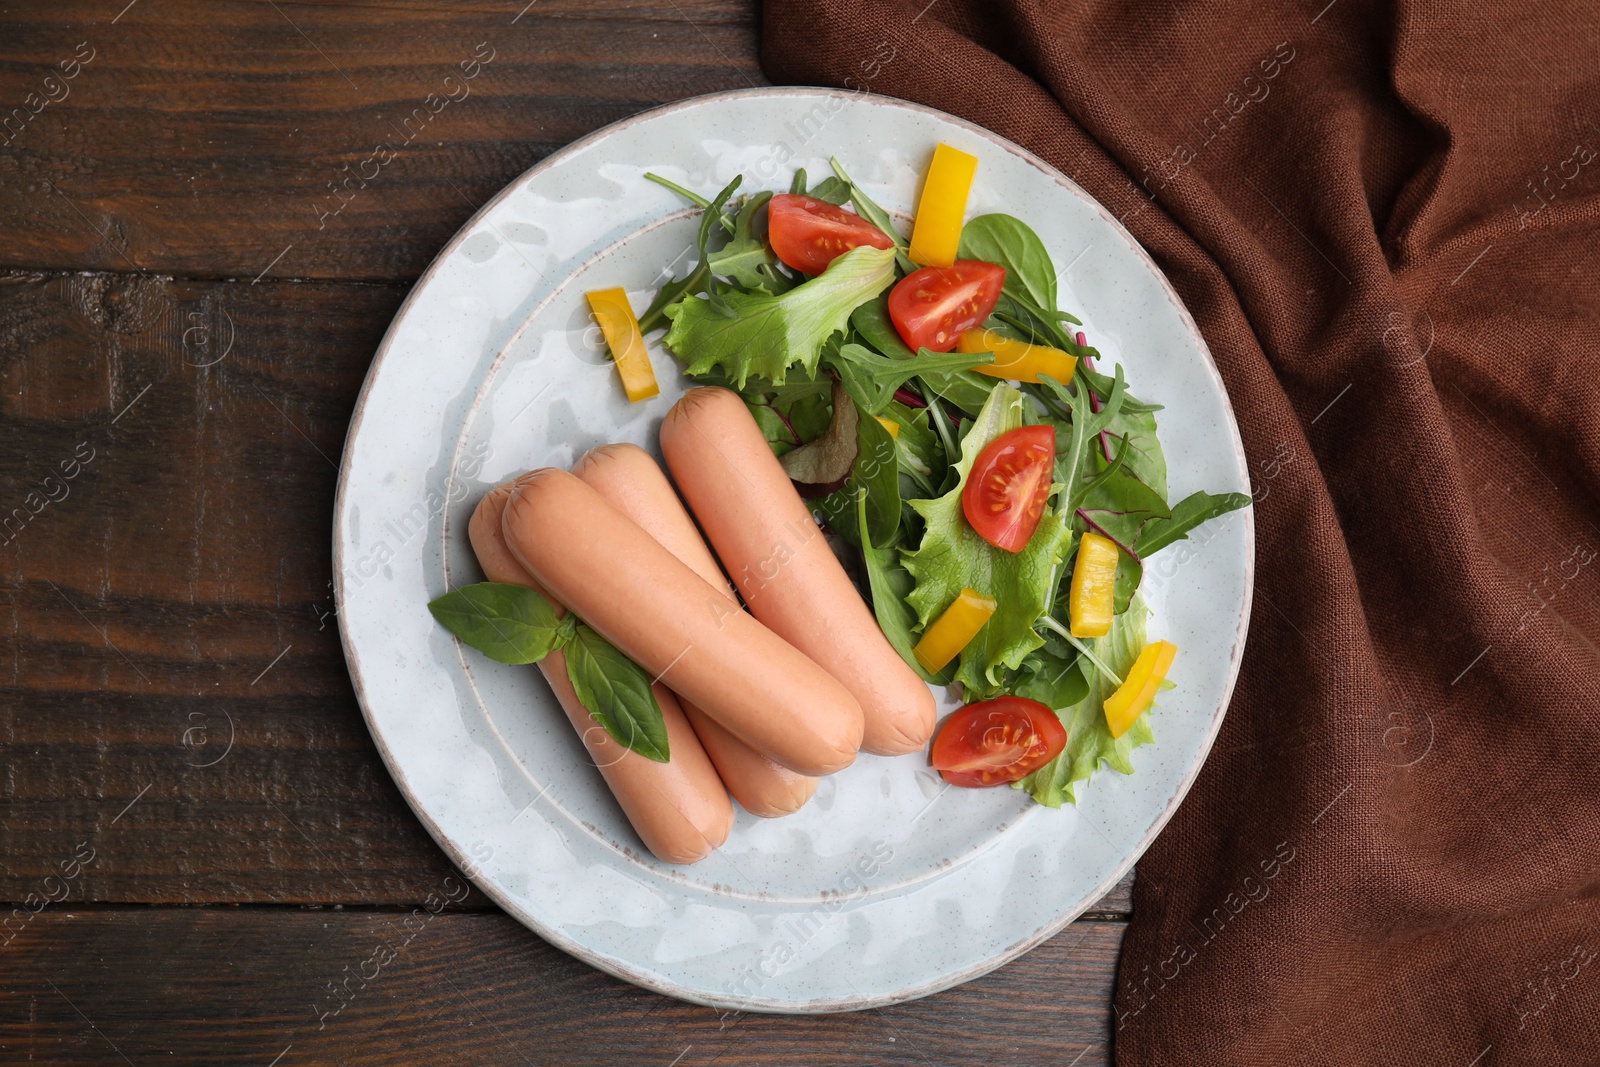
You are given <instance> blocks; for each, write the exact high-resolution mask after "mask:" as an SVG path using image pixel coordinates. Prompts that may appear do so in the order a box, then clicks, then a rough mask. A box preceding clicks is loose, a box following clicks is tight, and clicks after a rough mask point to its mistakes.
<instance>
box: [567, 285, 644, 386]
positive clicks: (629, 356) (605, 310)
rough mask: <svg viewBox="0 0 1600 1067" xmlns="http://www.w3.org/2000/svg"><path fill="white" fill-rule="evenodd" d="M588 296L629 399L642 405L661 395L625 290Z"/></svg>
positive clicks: (597, 292) (586, 294)
mask: <svg viewBox="0 0 1600 1067" xmlns="http://www.w3.org/2000/svg"><path fill="white" fill-rule="evenodd" d="M584 296H585V297H587V298H588V300H589V310H590V311H592V312H594V321H595V322H596V323H598V324H599V325H600V332H601V333H603V334H605V335H606V347H608V348H610V349H611V358H612V359H613V360H614V361H615V362H616V364H617V374H618V375H620V376H621V377H622V388H623V389H624V390H626V391H627V394H628V399H629V400H630V401H634V402H638V401H640V400H647V399H649V398H650V397H652V396H655V395H656V394H657V393H659V392H661V388H660V387H659V386H657V385H656V372H655V371H654V370H653V369H651V367H650V356H649V354H648V353H647V352H646V351H645V350H644V335H643V334H641V333H640V332H639V320H638V319H636V318H634V317H633V308H632V307H630V306H629V304H628V294H627V293H626V292H624V291H623V290H621V289H596V290H595V291H594V292H592V293H585V294H584Z"/></svg>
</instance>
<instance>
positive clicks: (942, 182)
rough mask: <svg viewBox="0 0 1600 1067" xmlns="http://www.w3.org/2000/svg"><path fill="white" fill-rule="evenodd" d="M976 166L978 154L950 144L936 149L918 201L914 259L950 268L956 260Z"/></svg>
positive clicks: (913, 230)
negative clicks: (972, 153) (975, 154)
mask: <svg viewBox="0 0 1600 1067" xmlns="http://www.w3.org/2000/svg"><path fill="white" fill-rule="evenodd" d="M977 169H978V157H977V156H969V155H967V153H965V152H963V151H961V150H960V149H958V148H951V147H950V146H949V145H947V144H942V145H939V146H938V147H937V148H935V149H934V150H933V162H932V163H931V164H929V166H928V176H927V178H926V179H924V180H923V183H922V196H921V197H920V198H919V199H918V200H917V220H916V222H915V223H913V224H912V227H911V251H910V255H911V258H912V260H913V261H915V262H917V263H920V264H922V265H923V266H924V267H948V266H949V265H950V264H952V263H954V262H955V261H956V247H957V246H958V245H960V244H961V224H962V222H963V221H964V220H965V219H966V216H967V192H968V191H969V190H970V189H971V188H972V175H973V174H974V173H975V172H976V171H977Z"/></svg>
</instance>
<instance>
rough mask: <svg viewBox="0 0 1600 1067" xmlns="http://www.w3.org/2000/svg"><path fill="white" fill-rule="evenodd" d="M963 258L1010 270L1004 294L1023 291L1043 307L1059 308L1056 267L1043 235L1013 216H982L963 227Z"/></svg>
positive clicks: (960, 249)
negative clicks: (995, 264) (979, 260)
mask: <svg viewBox="0 0 1600 1067" xmlns="http://www.w3.org/2000/svg"><path fill="white" fill-rule="evenodd" d="M956 256H957V258H959V259H981V260H983V261H984V262H985V263H998V264H999V265H1000V266H1002V267H1004V268H1005V269H1006V280H1005V285H1004V286H1002V287H1001V288H1002V291H1003V292H1013V293H1014V292H1016V291H1017V290H1019V289H1020V290H1022V291H1024V292H1026V293H1027V294H1028V295H1029V296H1030V297H1032V299H1033V302H1034V303H1035V304H1037V305H1038V306H1039V307H1041V308H1054V307H1055V306H1056V268H1055V264H1054V263H1052V262H1050V253H1049V251H1048V250H1047V249H1046V248H1045V247H1044V242H1043V241H1041V240H1039V235H1038V234H1036V233H1034V232H1033V230H1032V229H1030V228H1029V226H1028V224H1027V223H1025V222H1023V221H1022V220H1021V219H1019V218H1015V217H1014V216H1011V215H1002V214H993V215H979V216H978V217H977V218H973V219H968V220H967V223H966V225H965V226H963V227H961V245H960V247H959V249H958V250H957V251H956Z"/></svg>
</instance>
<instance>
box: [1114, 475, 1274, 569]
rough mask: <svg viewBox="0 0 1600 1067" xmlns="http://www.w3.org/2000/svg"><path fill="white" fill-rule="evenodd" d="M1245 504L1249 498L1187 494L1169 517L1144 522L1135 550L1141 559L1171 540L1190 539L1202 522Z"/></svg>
mask: <svg viewBox="0 0 1600 1067" xmlns="http://www.w3.org/2000/svg"><path fill="white" fill-rule="evenodd" d="M1248 503H1250V498H1249V497H1248V496H1246V495H1245V494H1243V493H1222V494H1220V495H1213V494H1211V493H1207V492H1205V491H1204V490H1201V491H1200V492H1196V493H1190V494H1189V495H1188V496H1186V497H1184V498H1183V499H1182V500H1180V501H1178V502H1177V503H1176V504H1174V505H1173V507H1172V516H1171V518H1166V519H1161V518H1155V519H1151V520H1150V521H1149V522H1147V523H1145V525H1144V527H1143V528H1142V529H1141V530H1140V531H1139V540H1138V542H1137V543H1136V544H1135V545H1134V551H1136V552H1138V553H1139V557H1140V558H1141V559H1144V558H1146V557H1148V556H1150V554H1151V553H1154V552H1159V551H1161V550H1162V549H1163V548H1166V547H1167V546H1168V545H1170V544H1172V542H1174V541H1181V540H1183V539H1184V538H1185V537H1187V536H1189V531H1190V530H1192V529H1194V528H1195V527H1196V526H1199V525H1200V524H1201V523H1203V522H1206V521H1208V520H1210V519H1214V518H1216V517H1217V516H1218V515H1225V514H1227V513H1228V512H1230V511H1233V510H1235V509H1237V508H1242V507H1244V506H1245V505H1246V504H1248Z"/></svg>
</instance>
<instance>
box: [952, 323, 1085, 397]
mask: <svg viewBox="0 0 1600 1067" xmlns="http://www.w3.org/2000/svg"><path fill="white" fill-rule="evenodd" d="M956 351H957V352H969V353H978V352H993V353H994V362H993V363H980V364H978V365H977V366H976V367H973V368H972V369H973V370H975V371H977V372H978V373H979V374H987V375H988V376H989V377H991V378H1006V379H1009V380H1011V381H1014V382H1032V383H1033V384H1034V385H1037V384H1039V375H1041V374H1048V375H1049V376H1050V377H1052V378H1054V379H1055V380H1056V381H1058V382H1060V383H1062V384H1063V385H1065V384H1066V383H1067V382H1070V381H1071V380H1072V373H1073V371H1075V370H1077V369H1078V357H1077V356H1074V355H1072V354H1071V353H1070V352H1063V351H1061V349H1059V348H1051V347H1049V346H1048V345H1030V344H1029V343H1028V342H1026V341H1018V340H1017V339H1016V338H1014V337H1006V336H1005V335H1003V334H998V333H996V332H994V331H993V330H985V329H984V328H983V327H981V326H978V327H974V328H973V329H970V330H963V331H962V333H961V336H960V337H959V338H958V339H957V340H956Z"/></svg>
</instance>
